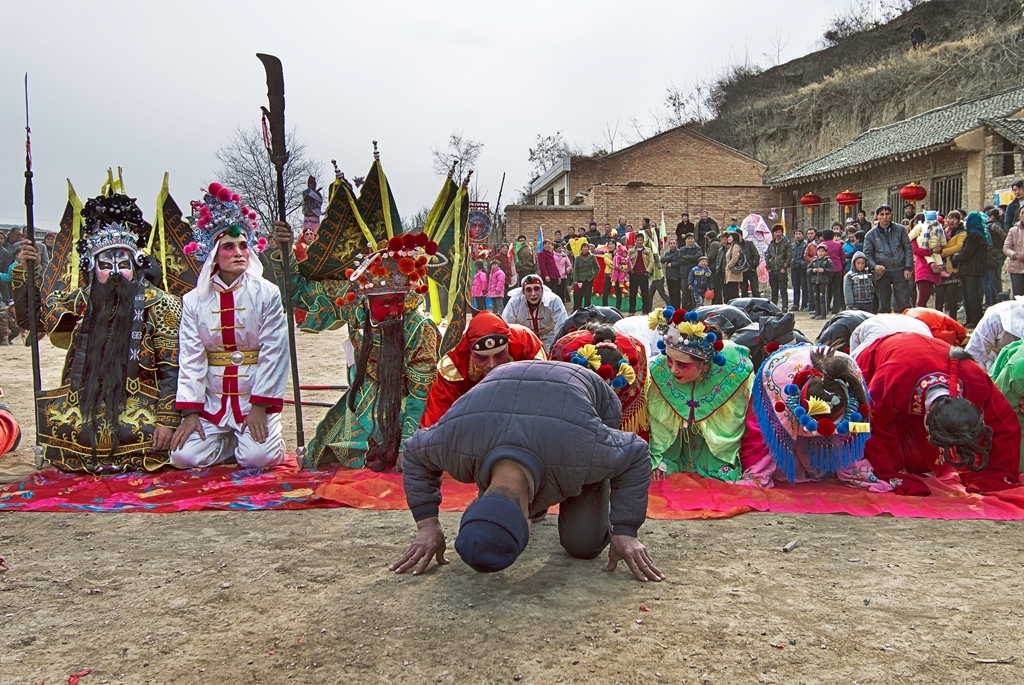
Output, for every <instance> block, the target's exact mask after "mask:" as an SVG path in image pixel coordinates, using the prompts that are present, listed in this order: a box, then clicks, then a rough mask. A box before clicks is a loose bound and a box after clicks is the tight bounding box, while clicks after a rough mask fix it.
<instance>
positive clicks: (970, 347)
mask: <svg viewBox="0 0 1024 685" xmlns="http://www.w3.org/2000/svg"><path fill="white" fill-rule="evenodd" d="M1022 336H1024V298H1022V299H1012V300H1009V301H1007V302H1000V303H998V304H994V305H992V306H991V307H989V308H988V309H986V310H985V315H984V316H983V317H981V321H979V322H978V325H977V326H975V328H974V332H973V333H971V337H970V339H969V340H968V341H967V346H966V348H965V349H966V350H967V351H968V352H970V353H971V356H972V357H974V360H975V361H976V362H978V363H979V364H981V365H982V366H984V367H985V370H986V371H989V372H991V371H992V367H993V366H994V365H995V363H996V358H997V357H998V356H999V352H1000V351H1001V350H1002V349H1003V348H1004V347H1006V346H1007V345H1009V344H1010V343H1012V342H1013V341H1014V340H1020V339H1021V337H1022Z"/></svg>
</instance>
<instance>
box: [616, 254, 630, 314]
mask: <svg viewBox="0 0 1024 685" xmlns="http://www.w3.org/2000/svg"><path fill="white" fill-rule="evenodd" d="M615 249H616V253H615V258H614V259H612V287H613V288H614V289H615V308H616V309H622V291H623V290H626V289H627V288H628V287H629V266H630V265H629V250H628V249H627V248H626V246H625V245H619V246H618V247H617V248H615Z"/></svg>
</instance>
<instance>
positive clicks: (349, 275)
mask: <svg viewBox="0 0 1024 685" xmlns="http://www.w3.org/2000/svg"><path fill="white" fill-rule="evenodd" d="M354 273H355V270H353V269H345V278H352V274H354Z"/></svg>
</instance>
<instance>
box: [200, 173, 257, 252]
mask: <svg viewBox="0 0 1024 685" xmlns="http://www.w3.org/2000/svg"><path fill="white" fill-rule="evenodd" d="M256 216H257V215H256V212H254V211H253V210H251V209H249V208H248V207H246V206H245V205H243V204H242V199H241V198H240V197H239V195H238V193H234V192H232V191H231V189H230V188H225V187H224V186H222V185H221V184H220V183H211V184H210V187H209V188H208V189H207V191H206V194H205V195H204V197H203V201H202V202H193V203H192V218H193V219H194V220H195V223H194V226H193V228H192V242H191V243H189V244H188V245H186V246H185V247H184V249H183V251H184V252H185V254H187V255H190V256H191V257H192V259H194V260H196V261H197V262H205V261H206V260H207V259H208V258H209V257H210V255H211V254H213V249H214V246H215V245H216V244H217V241H218V240H220V239H221V237H222V236H223V235H224V234H225V233H227V234H228V235H230V236H231V237H233V238H237V237H239V236H241V235H242V234H245V237H246V241H247V242H248V243H249V249H250V250H255V251H257V252H263V250H264V249H265V248H266V246H267V239H266V238H258V237H257V236H256V226H257V223H256Z"/></svg>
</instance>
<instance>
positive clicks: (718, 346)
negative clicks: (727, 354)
mask: <svg viewBox="0 0 1024 685" xmlns="http://www.w3.org/2000/svg"><path fill="white" fill-rule="evenodd" d="M711 347H713V348H714V350H715V352H721V351H722V350H723V349H725V343H724V342H722V341H721V340H716V341H715V342H713V343H711Z"/></svg>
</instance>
